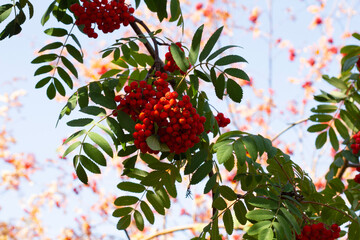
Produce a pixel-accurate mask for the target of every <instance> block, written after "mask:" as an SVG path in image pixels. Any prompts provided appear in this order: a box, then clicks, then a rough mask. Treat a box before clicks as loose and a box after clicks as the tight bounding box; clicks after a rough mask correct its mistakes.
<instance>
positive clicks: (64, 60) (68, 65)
mask: <svg viewBox="0 0 360 240" xmlns="http://www.w3.org/2000/svg"><path fill="white" fill-rule="evenodd" d="M61 62H62V63H63V64H64V66H65V67H66V68H67V69H69V71H70V72H71V73H72V74H73V75H74V76H75V77H76V78H78V77H79V76H78V72H77V70H76V68H75V66H74V65H73V64H72V63H71V62H70V61H69V60H68V59H67V58H66V57H64V56H61Z"/></svg>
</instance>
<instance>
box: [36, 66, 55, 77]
mask: <svg viewBox="0 0 360 240" xmlns="http://www.w3.org/2000/svg"><path fill="white" fill-rule="evenodd" d="M53 69H54V67H53V66H51V65H45V66H41V67H39V68H38V69H36V71H35V73H34V76H37V75H40V74H44V73H48V72H50V71H51V70H53ZM50 79H51V77H50Z"/></svg>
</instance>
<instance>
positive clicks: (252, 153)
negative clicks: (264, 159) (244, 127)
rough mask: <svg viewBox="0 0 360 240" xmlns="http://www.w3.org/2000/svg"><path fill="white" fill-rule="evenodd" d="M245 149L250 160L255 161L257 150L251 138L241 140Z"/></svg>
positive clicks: (246, 137)
mask: <svg viewBox="0 0 360 240" xmlns="http://www.w3.org/2000/svg"><path fill="white" fill-rule="evenodd" d="M241 140H242V141H243V143H244V145H245V147H246V150H247V151H248V153H249V154H250V157H251V159H252V160H254V161H255V160H256V159H257V157H258V149H257V146H256V142H255V141H254V139H253V138H252V137H251V136H245V137H243V138H242V139H241Z"/></svg>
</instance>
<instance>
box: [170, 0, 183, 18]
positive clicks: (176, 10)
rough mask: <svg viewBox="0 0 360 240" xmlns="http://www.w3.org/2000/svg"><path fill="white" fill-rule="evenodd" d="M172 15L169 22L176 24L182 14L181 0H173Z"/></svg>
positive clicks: (171, 5) (171, 2)
mask: <svg viewBox="0 0 360 240" xmlns="http://www.w3.org/2000/svg"><path fill="white" fill-rule="evenodd" d="M170 13H171V18H170V19H169V22H174V21H176V20H177V19H178V18H179V16H180V14H181V8H180V2H179V0H171V1H170Z"/></svg>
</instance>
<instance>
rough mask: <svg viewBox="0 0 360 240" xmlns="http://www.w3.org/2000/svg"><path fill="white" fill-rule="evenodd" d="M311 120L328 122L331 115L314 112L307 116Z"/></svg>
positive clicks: (331, 117)
mask: <svg viewBox="0 0 360 240" xmlns="http://www.w3.org/2000/svg"><path fill="white" fill-rule="evenodd" d="M309 119H310V120H311V121H313V122H329V121H330V120H331V119H333V116H331V115H327V114H314V115H311V116H310V117H309Z"/></svg>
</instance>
